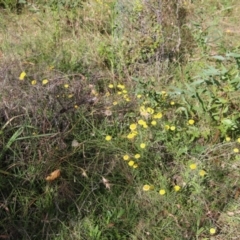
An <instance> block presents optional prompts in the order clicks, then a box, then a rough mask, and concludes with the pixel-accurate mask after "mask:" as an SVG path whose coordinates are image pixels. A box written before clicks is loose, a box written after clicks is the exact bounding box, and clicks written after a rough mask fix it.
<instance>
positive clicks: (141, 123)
mask: <svg viewBox="0 0 240 240" xmlns="http://www.w3.org/2000/svg"><path fill="white" fill-rule="evenodd" d="M138 124H139V125H142V126H143V125H145V124H147V123H146V122H145V121H144V120H142V119H140V120H138Z"/></svg>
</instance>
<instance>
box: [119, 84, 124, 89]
mask: <svg viewBox="0 0 240 240" xmlns="http://www.w3.org/2000/svg"><path fill="white" fill-rule="evenodd" d="M117 87H118V88H120V89H124V88H125V86H124V85H122V84H118V85H117Z"/></svg>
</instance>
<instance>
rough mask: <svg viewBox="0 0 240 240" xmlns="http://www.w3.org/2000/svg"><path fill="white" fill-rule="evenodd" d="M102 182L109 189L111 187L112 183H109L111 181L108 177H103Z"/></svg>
mask: <svg viewBox="0 0 240 240" xmlns="http://www.w3.org/2000/svg"><path fill="white" fill-rule="evenodd" d="M102 182H103V184H104V186H105V187H106V188H107V189H108V190H110V189H111V184H110V183H109V181H108V180H107V179H106V178H104V177H102Z"/></svg>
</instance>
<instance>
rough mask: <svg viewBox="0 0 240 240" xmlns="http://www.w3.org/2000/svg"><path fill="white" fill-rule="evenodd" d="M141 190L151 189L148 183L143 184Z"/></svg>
mask: <svg viewBox="0 0 240 240" xmlns="http://www.w3.org/2000/svg"><path fill="white" fill-rule="evenodd" d="M142 189H143V191H149V190H150V189H151V186H150V185H148V184H145V185H143V188H142Z"/></svg>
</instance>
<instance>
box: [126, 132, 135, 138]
mask: <svg viewBox="0 0 240 240" xmlns="http://www.w3.org/2000/svg"><path fill="white" fill-rule="evenodd" d="M136 135H137V134H134V133H133V132H131V133H129V134H128V135H127V138H128V139H133V138H135V137H136Z"/></svg>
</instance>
